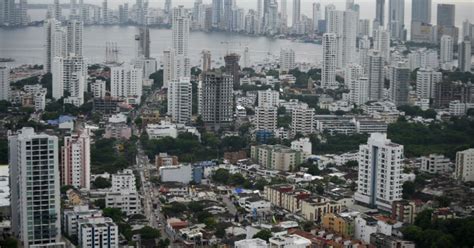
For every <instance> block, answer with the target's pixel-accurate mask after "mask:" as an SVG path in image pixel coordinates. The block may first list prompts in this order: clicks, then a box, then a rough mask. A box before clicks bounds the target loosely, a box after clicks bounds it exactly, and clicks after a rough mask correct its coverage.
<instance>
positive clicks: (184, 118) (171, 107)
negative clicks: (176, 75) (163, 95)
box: [168, 78, 192, 124]
mask: <svg viewBox="0 0 474 248" xmlns="http://www.w3.org/2000/svg"><path fill="white" fill-rule="evenodd" d="M168 115H170V116H171V119H172V120H173V121H174V122H176V123H180V124H188V123H190V122H191V116H192V85H191V81H190V78H180V79H179V80H172V81H171V82H169V84H168Z"/></svg>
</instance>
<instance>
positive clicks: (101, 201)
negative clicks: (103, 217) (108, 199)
mask: <svg viewBox="0 0 474 248" xmlns="http://www.w3.org/2000/svg"><path fill="white" fill-rule="evenodd" d="M94 205H95V206H96V207H98V208H100V209H104V208H105V199H97V200H95V201H94Z"/></svg>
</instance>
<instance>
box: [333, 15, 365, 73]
mask: <svg viewBox="0 0 474 248" xmlns="http://www.w3.org/2000/svg"><path fill="white" fill-rule="evenodd" d="M358 22H359V20H358V14H357V12H355V11H352V10H346V11H338V10H329V11H327V17H326V32H327V33H334V34H335V35H336V39H337V42H336V47H337V48H336V54H337V56H336V58H337V68H343V67H344V66H345V65H346V64H348V63H352V62H354V60H355V58H356V56H355V50H356V42H357V41H356V39H357V24H358Z"/></svg>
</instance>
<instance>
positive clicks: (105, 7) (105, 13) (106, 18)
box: [102, 0, 110, 24]
mask: <svg viewBox="0 0 474 248" xmlns="http://www.w3.org/2000/svg"><path fill="white" fill-rule="evenodd" d="M109 23H110V19H109V7H108V3H107V0H104V1H103V2H102V24H109Z"/></svg>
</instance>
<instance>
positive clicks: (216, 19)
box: [212, 0, 224, 28]
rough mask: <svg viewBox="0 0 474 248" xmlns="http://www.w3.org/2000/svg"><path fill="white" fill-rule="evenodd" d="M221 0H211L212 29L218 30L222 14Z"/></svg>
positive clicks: (222, 5)
mask: <svg viewBox="0 0 474 248" xmlns="http://www.w3.org/2000/svg"><path fill="white" fill-rule="evenodd" d="M222 1H223V0H212V27H214V28H219V27H220V24H221V23H222V16H223V12H224V4H223V2H222Z"/></svg>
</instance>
